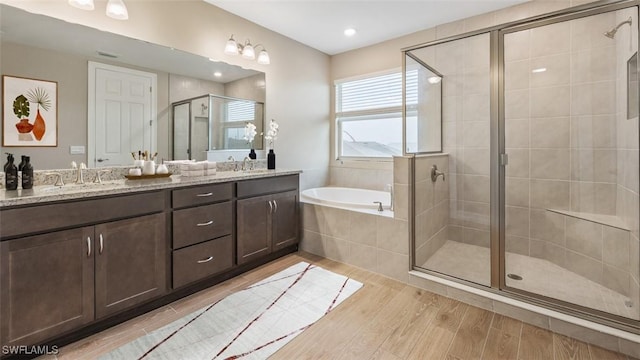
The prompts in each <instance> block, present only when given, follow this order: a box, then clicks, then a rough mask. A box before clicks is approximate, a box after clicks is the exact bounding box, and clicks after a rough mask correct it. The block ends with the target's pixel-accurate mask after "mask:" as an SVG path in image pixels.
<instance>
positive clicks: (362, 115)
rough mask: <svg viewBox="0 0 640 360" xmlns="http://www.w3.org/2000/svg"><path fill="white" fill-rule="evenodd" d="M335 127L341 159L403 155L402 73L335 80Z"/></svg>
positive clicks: (413, 96)
mask: <svg viewBox="0 0 640 360" xmlns="http://www.w3.org/2000/svg"><path fill="white" fill-rule="evenodd" d="M410 81H416V76H413V78H412V77H411V76H407V82H410ZM407 88H408V89H414V88H415V86H413V87H412V86H408V87H407ZM410 98H415V95H414V94H410V93H407V99H408V100H409V99H410ZM407 103H408V104H409V103H410V102H409V101H408V102H407ZM336 128H337V133H338V136H337V147H338V158H347V157H356V158H362V157H366V158H390V157H391V156H393V155H402V73H401V72H399V71H398V72H393V73H387V74H383V75H375V76H370V77H366V78H360V79H357V80H348V81H338V82H336Z"/></svg>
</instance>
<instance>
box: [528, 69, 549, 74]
mask: <svg viewBox="0 0 640 360" xmlns="http://www.w3.org/2000/svg"><path fill="white" fill-rule="evenodd" d="M545 71H547V68H537V69H533V70H531V72H532V73H534V74H535V73H541V72H545Z"/></svg>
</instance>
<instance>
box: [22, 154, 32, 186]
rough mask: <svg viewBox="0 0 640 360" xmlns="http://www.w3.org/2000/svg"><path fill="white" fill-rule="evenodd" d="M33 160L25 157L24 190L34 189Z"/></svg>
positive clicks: (23, 170) (23, 169)
mask: <svg viewBox="0 0 640 360" xmlns="http://www.w3.org/2000/svg"><path fill="white" fill-rule="evenodd" d="M30 161H31V158H30V157H29V156H25V157H24V166H22V188H23V189H31V188H32V187H33V166H31V162H30Z"/></svg>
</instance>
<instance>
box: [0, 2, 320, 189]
mask: <svg viewBox="0 0 640 360" xmlns="http://www.w3.org/2000/svg"><path fill="white" fill-rule="evenodd" d="M1 2H2V3H6V4H9V5H12V6H15V7H18V8H22V9H24V10H27V11H31V12H34V13H40V14H44V15H48V16H52V17H55V18H59V19H62V20H66V21H69V22H73V23H79V24H82V25H86V26H90V27H94V28H97V29H101V30H105V31H110V32H113V33H117V34H121V35H125V36H129V37H132V38H136V39H141V40H144V41H148V42H151V43H155V44H160V45H164V46H168V47H173V48H176V49H180V50H184V51H187V52H190V53H194V54H198V55H202V56H206V57H210V58H213V59H216V60H220V61H224V62H227V63H230V64H234V65H239V66H242V67H246V68H251V69H255V70H259V71H263V72H265V73H266V82H267V90H266V92H267V99H266V103H267V107H266V118H267V119H271V118H273V119H276V120H277V121H278V122H279V123H280V135H279V137H278V140H276V144H275V150H276V153H277V154H278V167H281V168H295V169H302V170H303V171H304V172H303V174H302V176H301V186H302V188H306V187H310V186H316V185H322V184H324V183H325V182H326V180H327V166H328V162H329V93H330V91H329V65H330V62H329V56H327V55H326V54H323V53H321V52H319V51H317V50H314V49H311V48H309V47H307V46H304V45H302V44H300V43H298V42H296V41H293V40H291V39H289V38H286V37H284V36H282V35H279V34H277V33H275V32H273V31H270V30H267V29H265V28H263V27H260V26H258V25H256V24H254V23H251V22H249V21H247V20H244V19H242V18H240V17H237V16H235V15H232V14H230V13H228V12H226V11H223V10H221V9H219V8H216V7H214V6H212V5H209V4H207V3H205V2H204V1H200V0H179V1H128V2H127V7H128V10H129V20H128V21H118V20H113V19H110V18H108V17H107V16H105V14H104V8H105V4H106V1H104V0H100V1H97V2H96V10H95V11H92V12H88V11H83V10H79V9H76V8H73V7H71V6H69V5H68V3H67V1H63V0H56V1H43V0H39V1H29V0H2V1H1ZM231 34H235V36H236V38H237V39H244V38H250V39H251V40H253V41H255V42H260V43H262V44H265V46H266V47H267V49H268V50H269V54H270V57H271V64H270V65H259V64H258V63H257V62H255V61H248V60H244V59H242V58H241V57H237V56H236V57H234V56H229V55H225V54H224V53H223V51H224V45H225V43H226V40H227V39H228V37H229V36H230V35H231ZM293 54H295V55H293ZM85 96H86V95H85ZM161 135H162V136H165V137H166V138H168V136H169V134H168V132H166V133H164V134H160V131H159V134H158V136H161ZM67 150H68V149H67Z"/></svg>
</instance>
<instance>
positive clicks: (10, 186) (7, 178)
mask: <svg viewBox="0 0 640 360" xmlns="http://www.w3.org/2000/svg"><path fill="white" fill-rule="evenodd" d="M4 185H5V188H6V189H7V190H16V189H18V168H17V167H16V165H15V164H14V163H13V154H9V153H7V163H6V164H5V165H4Z"/></svg>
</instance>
